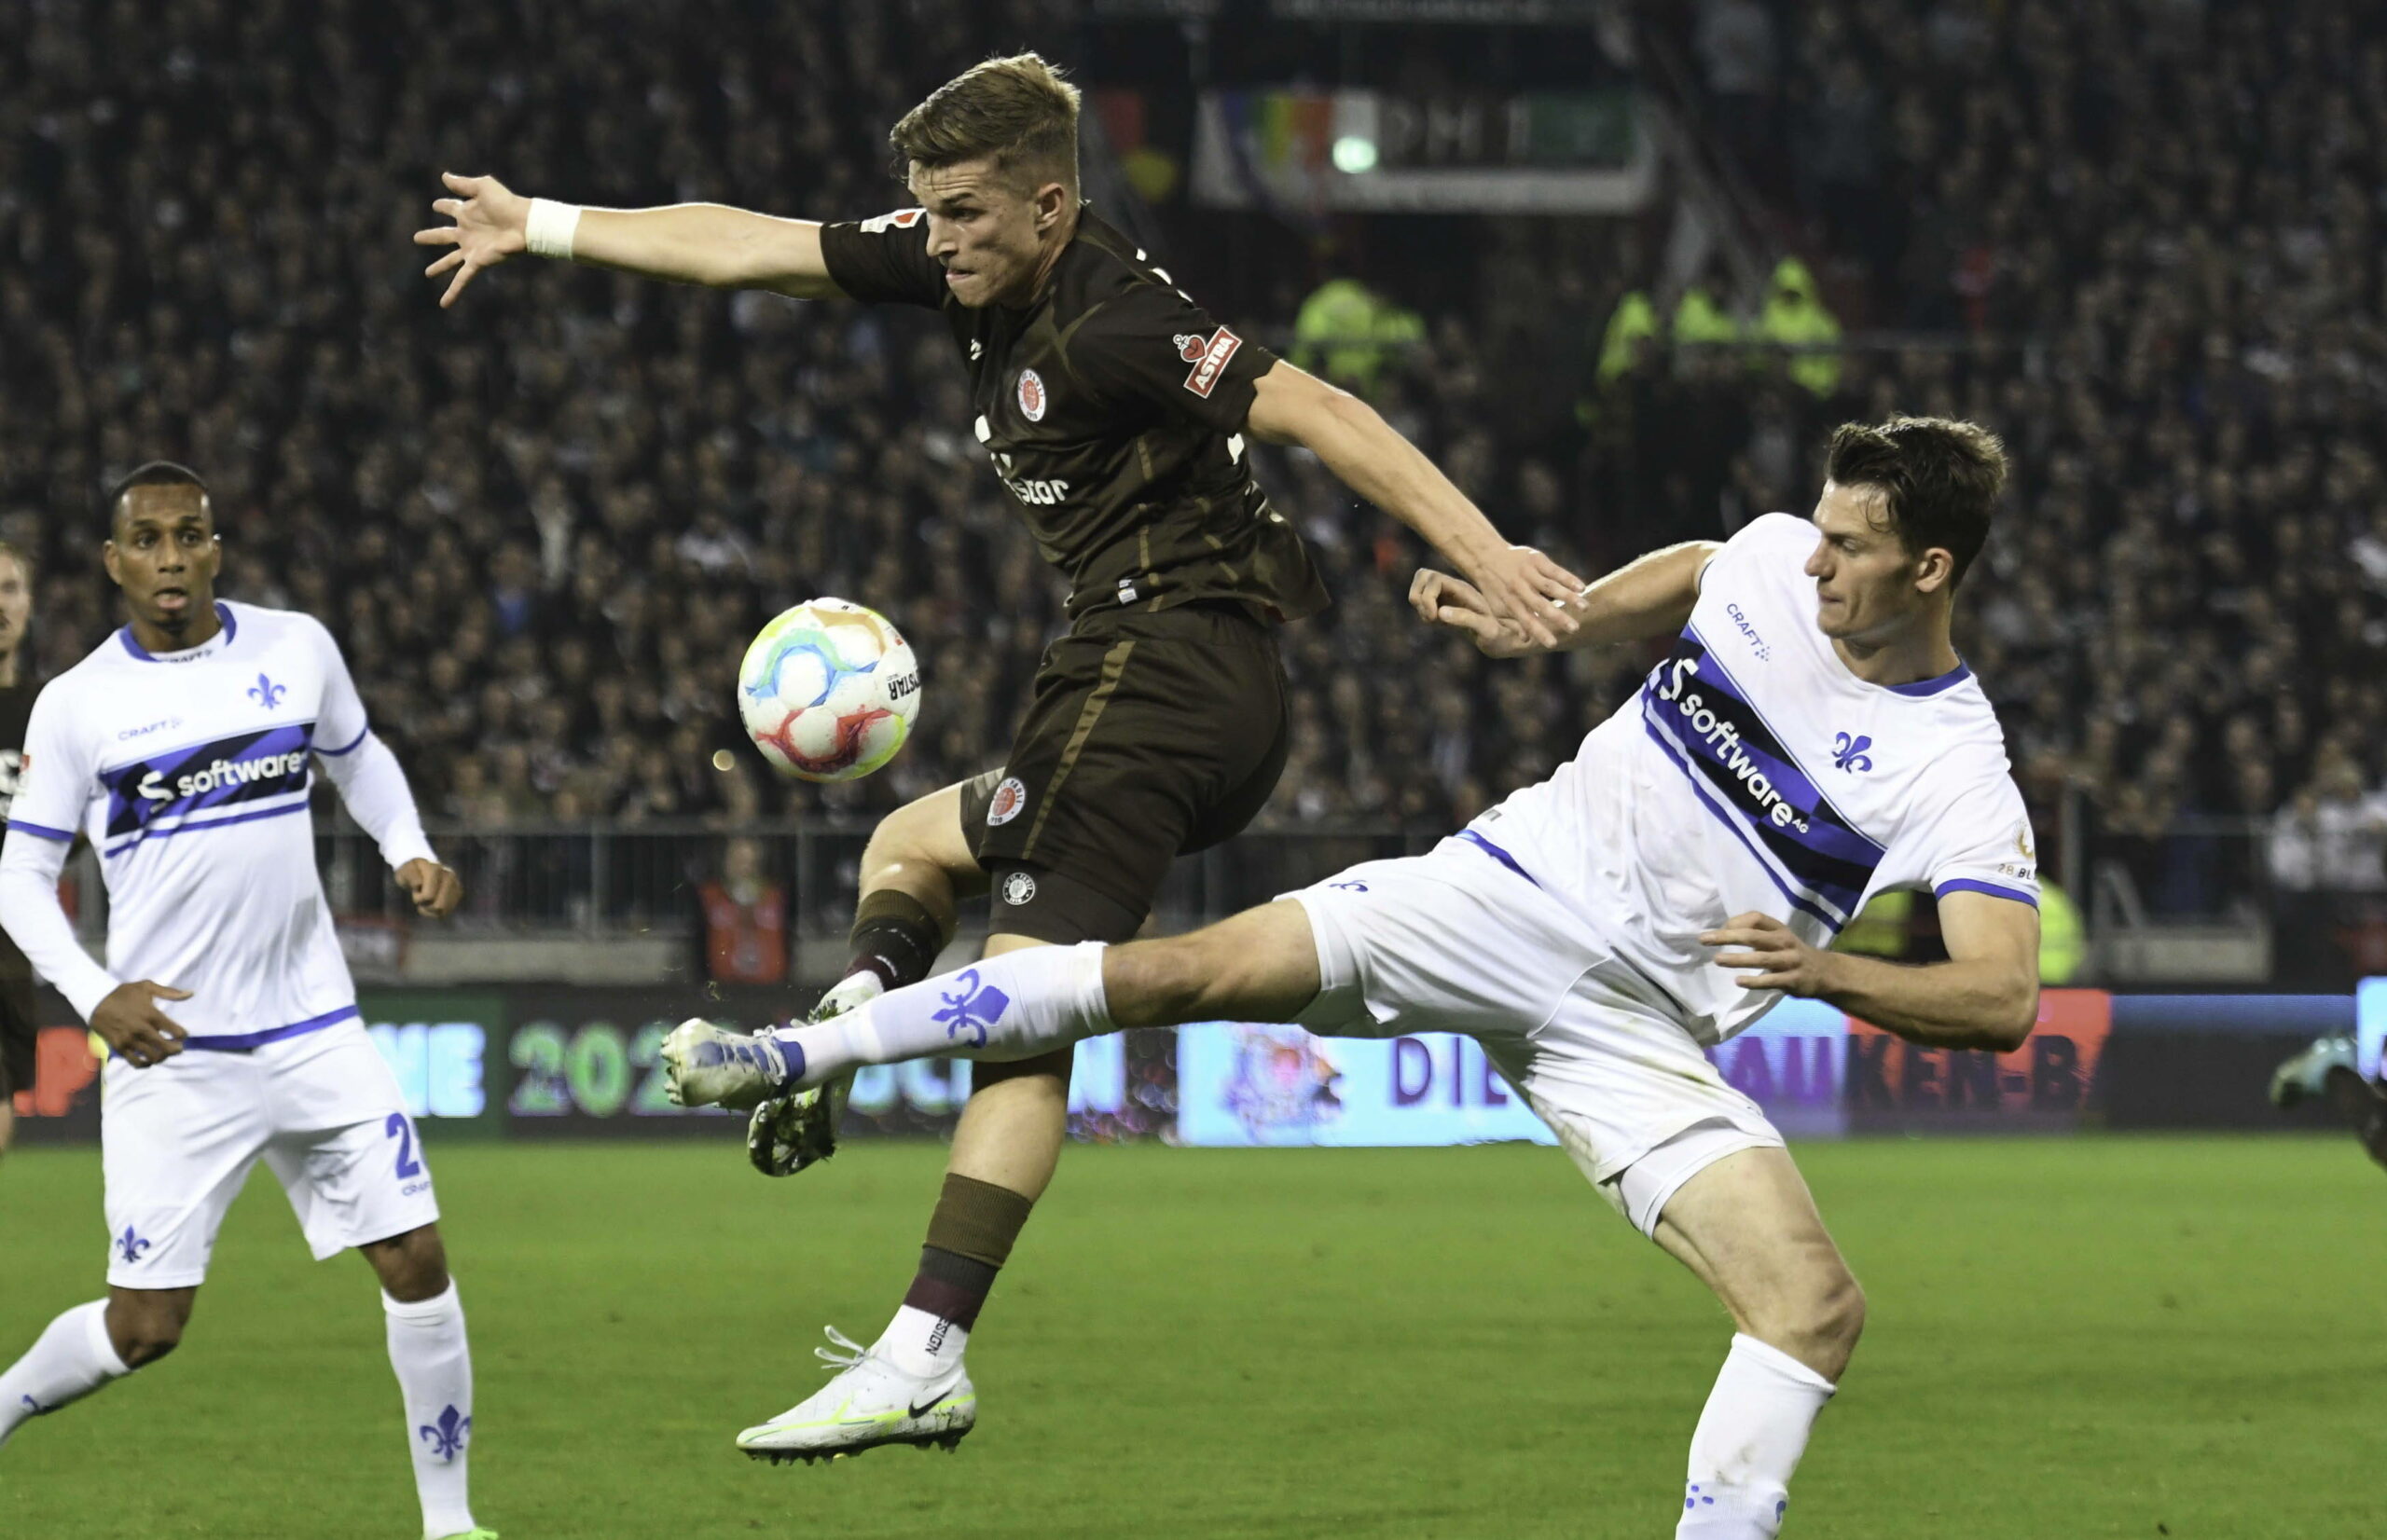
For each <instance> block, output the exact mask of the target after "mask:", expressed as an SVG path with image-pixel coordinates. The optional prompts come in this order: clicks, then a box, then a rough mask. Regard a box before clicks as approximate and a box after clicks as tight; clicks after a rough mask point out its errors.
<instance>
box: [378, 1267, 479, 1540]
mask: <svg viewBox="0 0 2387 1540" xmlns="http://www.w3.org/2000/svg"><path fill="white" fill-rule="evenodd" d="M381 1309H382V1312H383V1313H385V1314H386V1315H388V1317H389V1328H390V1332H389V1335H390V1367H391V1368H393V1369H395V1370H397V1372H398V1389H399V1391H400V1392H401V1393H402V1394H403V1395H404V1396H405V1397H406V1407H407V1450H408V1451H410V1452H411V1453H412V1454H413V1456H414V1490H415V1495H416V1496H418V1497H420V1498H421V1500H422V1533H423V1534H424V1535H425V1536H426V1537H427V1540H442V1537H443V1536H446V1535H450V1534H464V1533H470V1532H471V1531H472V1530H473V1528H474V1527H475V1526H474V1523H473V1510H472V1506H471V1504H470V1503H468V1502H467V1501H466V1500H465V1478H464V1465H465V1451H466V1450H467V1449H468V1448H469V1447H470V1446H471V1444H472V1440H473V1351H472V1348H471V1346H470V1345H469V1344H468V1343H467V1342H466V1341H465V1340H464V1306H463V1301H462V1300H461V1299H458V1298H457V1295H456V1286H455V1284H454V1283H453V1282H450V1283H449V1284H448V1291H447V1292H446V1293H444V1294H441V1295H438V1296H436V1297H435V1298H433V1299H423V1300H420V1301H418V1302H416V1303H414V1304H407V1303H404V1302H402V1301H400V1300H397V1299H391V1298H390V1297H389V1296H388V1295H387V1294H384V1295H382V1296H381Z"/></svg>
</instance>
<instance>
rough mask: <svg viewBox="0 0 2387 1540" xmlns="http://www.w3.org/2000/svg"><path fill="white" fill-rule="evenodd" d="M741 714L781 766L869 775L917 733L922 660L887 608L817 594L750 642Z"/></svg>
mask: <svg viewBox="0 0 2387 1540" xmlns="http://www.w3.org/2000/svg"><path fill="white" fill-rule="evenodd" d="M919 714H920V666H919V664H918V662H916V661H915V660H914V659H913V657H912V647H911V643H909V642H907V641H905V640H904V636H903V633H902V632H900V631H898V630H896V629H895V627H894V626H890V625H889V624H888V622H887V617H886V616H885V615H882V614H880V613H879V612H877V611H876V610H865V609H863V608H862V606H861V605H859V604H849V603H848V602H846V601H845V600H844V599H841V598H816V599H814V600H813V601H812V602H811V603H809V604H799V605H797V606H796V607H795V608H793V610H787V611H782V612H780V614H779V615H778V616H777V617H776V618H775V619H773V620H772V621H771V623H770V624H769V625H767V626H764V627H763V629H762V631H761V633H760V634H759V635H757V636H756V637H755V638H754V641H753V645H752V646H750V647H748V648H747V649H746V660H745V661H744V662H743V663H741V664H739V665H738V715H739V716H740V717H741V718H743V719H744V720H745V722H746V736H748V737H751V738H752V739H753V740H754V747H755V748H757V749H761V750H762V751H763V757H764V758H765V759H766V760H768V761H770V762H771V764H772V766H773V767H774V768H775V769H777V770H778V771H779V772H780V774H781V775H785V776H793V777H795V778H796V779H798V780H810V781H835V780H860V779H861V778H862V777H864V776H867V775H869V774H870V773H871V772H872V771H874V770H876V769H877V768H878V767H879V766H880V765H882V764H885V763H887V762H888V761H889V760H891V759H893V758H894V757H895V753H896V750H898V749H902V748H903V747H904V739H905V738H907V737H909V736H911V732H912V719H913V718H915V717H917V716H918V715H919Z"/></svg>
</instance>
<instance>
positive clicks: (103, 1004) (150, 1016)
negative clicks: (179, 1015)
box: [91, 979, 190, 1069]
mask: <svg viewBox="0 0 2387 1540" xmlns="http://www.w3.org/2000/svg"><path fill="white" fill-rule="evenodd" d="M189 998H190V991H189V990H187V989H176V988H174V987H173V986H172V984H163V983H151V982H150V981H149V980H147V979H137V980H135V981H134V982H132V983H120V984H118V985H117V986H116V987H115V988H114V989H112V990H110V991H108V995H107V997H106V998H105V999H103V1000H102V1001H100V1003H99V1005H98V1007H97V1008H96V1009H95V1010H93V1011H92V1012H91V1030H92V1031H94V1032H96V1033H98V1034H99V1035H100V1040H101V1041H102V1042H104V1043H106V1044H107V1045H108V1047H109V1049H110V1050H112V1051H113V1052H115V1053H116V1055H117V1057H118V1058H120V1059H122V1060H123V1061H124V1062H125V1063H127V1064H129V1065H131V1066H132V1067H133V1068H135V1069H146V1068H148V1067H149V1066H151V1065H154V1064H163V1063H165V1062H166V1061H167V1060H168V1059H171V1058H172V1057H173V1056H174V1055H175V1054H177V1053H179V1052H182V1051H183V1039H184V1038H186V1037H188V1036H189V1034H188V1033H186V1032H185V1031H184V1030H183V1029H182V1027H181V1026H180V1025H178V1024H176V1023H175V1021H174V1019H173V1018H172V1017H171V1016H169V1015H167V1014H166V1013H165V1012H164V1011H160V1010H159V1009H158V1003H157V1002H158V1001H159V1000H186V999H189Z"/></svg>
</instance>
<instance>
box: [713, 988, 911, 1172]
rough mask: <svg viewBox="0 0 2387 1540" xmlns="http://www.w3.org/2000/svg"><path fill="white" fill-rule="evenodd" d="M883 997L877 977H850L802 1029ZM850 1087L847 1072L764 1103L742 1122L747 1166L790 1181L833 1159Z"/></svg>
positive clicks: (851, 1079)
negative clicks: (784, 1177) (787, 1177)
mask: <svg viewBox="0 0 2387 1540" xmlns="http://www.w3.org/2000/svg"><path fill="white" fill-rule="evenodd" d="M886 992H887V989H886V986H885V985H884V984H882V983H879V982H878V976H877V975H876V974H875V973H859V972H858V973H853V974H850V975H849V976H848V977H847V978H845V979H844V980H842V981H841V982H840V983H838V984H837V986H836V987H835V988H834V989H832V990H830V991H829V992H828V993H827V994H826V995H823V996H821V1003H820V1004H818V1005H816V1006H814V1007H813V1008H812V1011H811V1012H810V1014H808V1015H807V1016H806V1017H805V1018H804V1022H805V1024H806V1025H807V1026H809V1025H811V1024H814V1023H816V1022H825V1021H827V1020H829V1019H830V1018H831V1017H832V1016H842V1015H844V1014H845V1013H846V1012H847V1011H851V1010H852V1009H853V1008H854V1007H856V1006H858V1005H861V1004H862V1003H863V1002H864V1001H867V1000H871V999H875V998H876V997H878V996H880V995H883V994H885V993H886ZM853 1086H854V1077H853V1072H852V1071H851V1070H848V1071H847V1072H846V1073H845V1074H843V1075H839V1076H837V1077H835V1079H831V1080H829V1081H828V1082H827V1083H825V1084H822V1085H816V1086H814V1087H813V1088H812V1089H811V1090H809V1091H791V1092H789V1093H786V1094H784V1095H779V1096H773V1097H771V1098H769V1099H768V1100H766V1101H765V1102H764V1103H763V1105H762V1106H760V1107H756V1108H755V1109H754V1116H753V1117H752V1118H750V1119H748V1120H747V1122H746V1159H747V1161H748V1162H749V1163H750V1164H752V1166H753V1168H754V1169H755V1170H757V1171H759V1172H761V1173H762V1174H763V1175H764V1176H794V1175H795V1174H796V1173H797V1172H799V1171H802V1170H804V1169H805V1168H806V1167H807V1166H813V1165H818V1164H819V1163H820V1162H822V1161H825V1160H827V1159H828V1158H829V1157H830V1156H832V1155H835V1153H836V1152H837V1129H838V1126H839V1125H840V1124H842V1123H843V1122H844V1121H846V1097H847V1094H848V1093H849V1092H851V1091H852V1090H853Z"/></svg>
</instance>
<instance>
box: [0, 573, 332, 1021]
mask: <svg viewBox="0 0 2387 1540" xmlns="http://www.w3.org/2000/svg"><path fill="white" fill-rule="evenodd" d="M215 609H216V614H217V616H218V617H219V618H220V619H221V620H222V622H223V629H222V630H220V631H218V632H217V633H216V634H215V636H214V639H211V640H209V641H207V642H205V643H203V644H201V645H200V646H197V647H191V648H186V649H185V650H183V651H181V652H175V653H156V654H152V653H148V652H146V651H145V650H144V649H143V648H142V646H141V644H140V643H139V642H138V641H136V640H134V639H133V636H132V631H131V627H130V626H128V627H126V628H124V629H122V630H119V631H117V632H116V633H115V634H114V635H112V636H110V637H109V638H108V639H107V640H105V641H103V642H102V643H101V644H100V646H99V647H98V649H97V650H95V651H94V652H93V653H91V654H90V656H89V657H86V658H85V659H84V660H83V661H82V662H80V663H78V664H76V666H75V667H72V668H70V669H68V670H67V671H66V672H65V673H63V674H61V675H59V676H58V677H57V678H56V679H54V680H52V681H49V683H48V685H47V686H45V687H44V688H43V690H42V693H41V695H40V698H39V699H37V700H35V701H34V708H33V721H32V722H31V724H30V726H29V727H28V728H27V730H26V735H25V739H26V742H25V750H26V760H25V765H24V769H23V772H22V774H21V777H20V780H19V785H18V789H17V798H16V803H15V804H14V806H13V808H12V809H11V819H10V827H11V828H12V829H14V830H16V831H18V832H23V833H30V834H34V835H39V836H44V837H47V838H50V839H57V840H69V839H72V838H73V837H74V836H75V834H76V832H81V833H83V834H85V835H87V836H88V837H89V838H90V842H91V844H92V845H93V846H95V847H96V848H97V849H98V850H99V853H100V872H101V874H102V876H103V879H104V880H105V882H106V884H107V890H108V906H109V913H108V956H107V966H108V971H109V972H111V973H113V974H114V975H115V976H116V977H117V978H118V979H124V980H132V979H152V980H155V981H156V982H158V983H163V984H171V985H173V986H175V987H177V988H182V989H187V990H189V991H190V992H191V997H190V998H189V999H187V1000H160V1001H159V1002H158V1007H159V1010H160V1011H164V1012H165V1013H166V1014H167V1015H169V1016H172V1018H173V1019H174V1020H175V1021H177V1022H179V1023H181V1024H182V1025H183V1026H184V1028H185V1029H186V1030H187V1031H188V1032H189V1033H190V1035H191V1038H192V1040H193V1042H194V1044H200V1043H202V1042H203V1043H204V1045H205V1046H208V1047H213V1048H244V1047H254V1046H255V1045H257V1044H260V1043H265V1042H270V1041H274V1040H276V1039H278V1038H287V1037H295V1036H297V1034H299V1033H302V1032H309V1031H312V1030H314V1029H316V1028H318V1027H323V1026H328V1025H331V1024H334V1023H337V1022H342V1021H347V1020H351V1019H352V1018H354V1016H355V1015H356V989H355V985H354V984H353V983H351V982H350V980H349V975H348V965H347V963H346V962H345V961H344V960H343V959H342V958H341V956H340V950H339V941H338V936H337V935H336V934H335V932H334V931H333V928H332V915H331V909H330V907H329V905H328V904H326V903H325V902H324V889H323V884H322V882H321V880H320V879H319V878H318V877H317V875H316V872H315V842H314V833H313V826H312V820H311V819H310V818H308V816H307V800H308V789H309V787H310V784H311V780H312V771H311V768H310V765H311V760H312V756H314V755H316V754H341V753H351V752H353V751H354V750H355V749H357V748H358V747H360V746H361V745H362V744H363V743H364V741H365V736H366V720H365V706H364V703H363V702H362V701H361V700H359V699H358V698H357V694H356V686H355V684H354V682H353V681H351V680H350V678H349V673H348V666H347V664H346V663H345V662H344V661H343V660H342V659H341V657H340V655H339V648H338V644H337V643H335V642H334V641H333V640H332V638H331V633H330V632H328V631H326V630H324V627H323V625H322V624H321V623H320V622H318V621H317V620H315V619H314V618H313V617H312V616H310V615H302V614H298V613H296V612H291V611H286V610H265V609H259V608H258V607H256V606H255V605H251V604H231V603H225V602H222V601H218V602H217V604H216V607H215Z"/></svg>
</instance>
